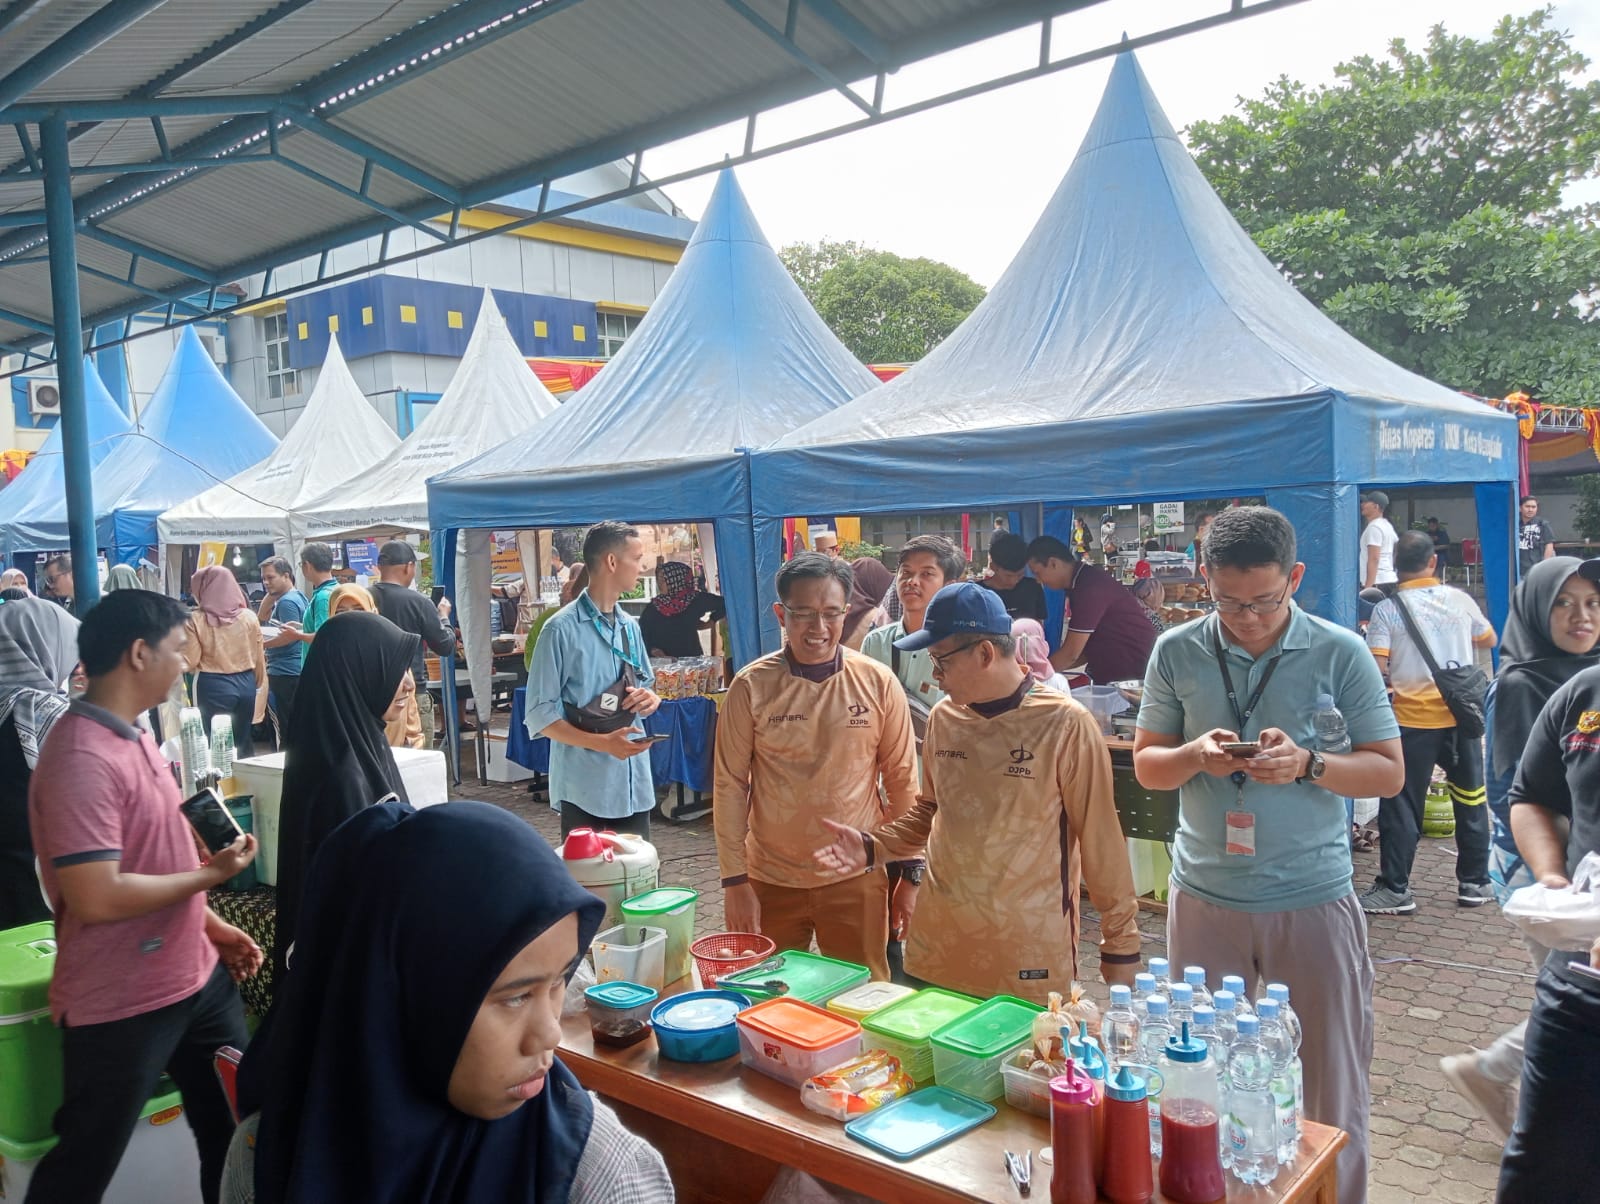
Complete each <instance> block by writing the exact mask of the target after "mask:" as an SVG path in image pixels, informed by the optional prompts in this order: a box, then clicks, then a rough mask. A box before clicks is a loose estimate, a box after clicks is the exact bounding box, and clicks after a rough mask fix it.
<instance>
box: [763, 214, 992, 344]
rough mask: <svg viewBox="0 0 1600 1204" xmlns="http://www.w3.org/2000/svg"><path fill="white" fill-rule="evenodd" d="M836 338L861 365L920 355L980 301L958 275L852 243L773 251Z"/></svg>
mask: <svg viewBox="0 0 1600 1204" xmlns="http://www.w3.org/2000/svg"><path fill="white" fill-rule="evenodd" d="M778 256H779V258H781V259H782V260H783V263H784V266H785V267H787V268H788V269H789V274H790V275H791V276H793V277H794V279H795V283H797V284H798V285H799V286H800V290H801V291H802V292H803V293H805V295H806V298H807V299H808V300H809V301H810V302H811V304H812V306H814V307H815V309H816V311H817V313H818V314H820V315H821V316H822V320H823V321H824V322H826V323H827V324H828V326H829V328H830V329H832V331H833V333H834V334H836V335H838V336H839V340H840V342H842V343H843V344H844V345H845V346H846V347H848V348H849V349H850V350H851V352H853V353H854V354H855V356H856V357H857V358H858V359H860V360H861V361H862V362H863V363H867V364H885V363H902V362H905V361H908V360H919V359H921V358H922V357H923V356H925V355H927V354H928V352H930V351H932V350H933V349H934V348H935V347H936V346H938V345H939V343H940V342H941V341H942V340H943V339H944V337H945V336H946V335H948V334H949V333H950V332H951V331H952V330H954V329H955V328H956V327H957V326H959V325H960V324H961V320H962V319H963V318H965V317H966V316H967V315H968V314H969V313H971V312H972V310H973V308H974V307H975V306H976V305H977V304H978V302H979V301H982V300H983V295H984V290H983V287H982V286H981V285H979V284H976V283H974V282H973V281H972V279H971V278H970V277H968V276H967V275H965V274H964V273H963V272H960V271H958V270H957V269H955V268H953V267H951V266H950V265H949V264H944V263H939V262H937V261H935V260H932V259H904V258H902V257H901V256H899V255H895V254H892V253H891V252H889V251H878V250H874V249H873V248H871V247H864V246H862V245H861V244H860V243H856V242H829V241H826V240H825V241H823V242H818V243H794V244H792V245H791V246H787V247H784V248H783V250H781V251H779V252H778Z"/></svg>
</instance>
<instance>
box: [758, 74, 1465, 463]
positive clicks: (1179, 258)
mask: <svg viewBox="0 0 1600 1204" xmlns="http://www.w3.org/2000/svg"><path fill="white" fill-rule="evenodd" d="M1326 393H1341V394H1344V395H1345V396H1350V397H1366V398H1371V399H1376V400H1396V401H1406V402H1409V403H1412V404H1417V405H1425V406H1431V407H1435V408H1439V409H1447V410H1453V411H1455V412H1457V413H1465V414H1473V415H1480V414H1481V409H1482V407H1481V406H1480V405H1479V404H1478V403H1476V402H1473V401H1470V400H1469V399H1467V398H1464V397H1461V396H1460V395H1459V394H1457V393H1455V392H1453V391H1452V390H1450V389H1447V388H1445V387H1443V386H1441V385H1438V384H1435V383H1434V382H1432V381H1429V380H1426V379H1425V378H1423V377H1421V376H1418V375H1416V374H1415V373H1412V372H1409V371H1407V370H1406V369H1403V368H1401V367H1399V366H1398V365H1396V364H1393V363H1390V362H1389V361H1388V360H1386V359H1384V358H1383V357H1382V356H1381V355H1379V354H1378V353H1377V352H1375V351H1373V350H1372V349H1371V348H1369V347H1367V346H1366V345H1364V344H1363V343H1361V342H1360V341H1359V340H1357V339H1356V338H1354V337H1353V336H1351V335H1349V334H1347V333H1346V332H1345V331H1344V330H1342V329H1341V328H1340V327H1339V326H1338V325H1337V324H1336V323H1335V322H1334V321H1333V320H1332V319H1331V318H1329V317H1327V316H1326V315H1325V314H1323V313H1322V311H1321V310H1319V309H1318V308H1317V307H1316V306H1315V305H1313V304H1312V303H1311V302H1310V301H1308V300H1307V299H1306V298H1305V297H1303V296H1302V295H1301V294H1300V293H1299V292H1298V291H1297V290H1296V289H1295V288H1294V286H1293V285H1291V284H1290V283H1289V282H1288V281H1287V280H1285V279H1284V277H1283V276H1282V274H1281V273H1279V271H1278V270H1277V268H1276V267H1274V266H1273V264H1272V263H1271V261H1269V260H1268V259H1267V257H1266V256H1265V255H1263V254H1262V253H1261V251H1260V249H1259V248H1257V247H1256V245H1255V243H1254V242H1253V241H1252V240H1251V238H1250V236H1249V235H1248V234H1247V233H1246V232H1245V231H1244V229H1243V228H1242V227H1240V225H1239V223H1238V222H1237V221H1235V220H1234V218H1233V215H1232V214H1231V213H1229V211H1228V209H1227V206H1226V205H1224V204H1223V202H1222V199H1221V198H1220V197H1218V196H1217V194H1216V192H1215V191H1213V189H1212V188H1211V185H1210V184H1209V182H1208V181H1207V180H1206V178H1205V176H1204V174H1203V173H1202V172H1201V171H1200V168H1199V166H1198V165H1197V164H1196V163H1195V161H1194V159H1193V158H1192V157H1191V156H1190V155H1189V152H1188V150H1187V149H1186V148H1185V147H1184V145H1183V143H1182V141H1181V140H1180V139H1179V138H1178V136H1177V134H1176V133H1175V132H1174V131H1173V128H1172V123H1171V122H1170V121H1168V120H1167V116H1166V114H1165V113H1164V112H1163V111H1162V108H1161V105H1160V103H1159V102H1158V101H1157V99H1156V97H1155V93H1154V92H1153V91H1152V89H1151V87H1150V84H1149V81H1148V80H1147V79H1146V78H1145V75H1144V72H1143V71H1142V70H1141V69H1140V67H1139V63H1138V59H1137V58H1136V57H1135V55H1134V53H1133V51H1131V50H1126V51H1123V52H1121V53H1120V54H1118V55H1117V56H1116V59H1115V61H1114V62H1113V64H1112V67H1111V73H1110V78H1109V79H1108V81H1107V83H1106V88H1105V93H1104V95H1103V96H1102V98H1101V101H1100V107H1099V109H1098V110H1097V111H1096V113H1095V116H1094V120H1093V122H1092V123H1091V125H1090V127H1089V131H1088V133H1087V134H1086V135H1085V136H1084V139H1083V144H1082V146H1081V147H1080V148H1079V150H1078V153H1077V155H1076V156H1075V157H1074V158H1073V161H1072V165H1071V167H1069V168H1068V170H1067V173H1066V176H1065V177H1064V178H1063V179H1062V181H1061V184H1060V185H1059V187H1057V189H1056V191H1055V194H1054V195H1053V196H1052V197H1051V198H1050V201H1049V203H1048V204H1047V205H1046V206H1045V209H1044V212H1043V213H1042V214H1041V215H1040V217H1039V220H1038V222H1037V223H1036V224H1035V225H1034V228H1033V230H1032V232H1031V233H1030V234H1029V235H1028V238H1027V240H1026V241H1025V242H1024V243H1023V245H1022V248H1021V250H1019V251H1018V252H1017V256H1016V258H1015V259H1014V260H1013V261H1012V262H1011V264H1010V266H1009V267H1008V268H1007V269H1006V271H1005V274H1004V275H1003V276H1001V278H1000V280H999V281H998V282H997V283H996V284H995V286H994V289H993V290H992V291H991V292H990V293H989V295H988V296H987V297H985V298H984V300H983V301H982V302H981V303H980V304H979V306H978V307H977V308H976V309H975V310H973V312H972V313H971V314H969V315H968V316H967V319H966V320H965V321H964V322H963V323H962V324H961V325H960V326H959V327H957V328H956V330H955V331H954V332H952V333H951V335H950V336H949V337H948V338H947V339H945V341H944V342H943V343H941V344H940V345H939V346H938V347H936V348H934V350H933V351H932V352H930V353H929V354H928V355H927V356H926V357H925V358H924V359H923V360H921V361H920V362H919V363H917V364H914V365H913V366H912V367H911V368H910V369H908V370H907V371H906V372H904V373H903V374H901V375H900V376H899V377H896V378H895V379H894V380H891V381H889V382H887V383H886V384H884V385H882V386H880V387H879V388H876V389H874V390H872V391H871V392H870V393H868V394H866V395H865V396H863V397H861V398H858V399H857V400H856V401H854V402H852V403H851V404H849V405H847V406H842V407H840V408H839V409H837V410H835V411H834V412H833V413H831V414H827V415H825V416H823V417H822V418H819V419H817V420H816V421H814V422H812V423H810V424H809V425H807V426H806V427H804V428H803V429H801V430H799V431H796V432H795V433H794V434H792V435H791V436H789V437H788V438H786V439H783V440H781V441H780V442H779V443H778V444H776V446H778V447H801V446H809V445H816V444H827V443H839V442H858V441H861V440H867V439H879V438H897V437H911V436H917V435H928V434H938V433H955V432H962V431H976V430H984V429H993V428H996V427H1008V426H1027V425H1034V424H1039V423H1050V422H1064V421H1071V420H1075V419H1080V418H1102V417H1112V416H1119V415H1127V414H1135V413H1142V412H1161V411H1171V410H1186V409H1190V408H1192V407H1195V406H1205V405H1216V404H1226V403H1233V402H1249V401H1255V400H1268V399H1274V398H1284V397H1299V396H1307V395H1314V394H1326Z"/></svg>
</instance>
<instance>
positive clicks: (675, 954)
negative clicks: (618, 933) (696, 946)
mask: <svg viewBox="0 0 1600 1204" xmlns="http://www.w3.org/2000/svg"><path fill="white" fill-rule="evenodd" d="M699 898H700V892H699V891H697V890H691V889H690V888H689V887H687V886H658V887H657V888H656V889H655V890H647V891H645V892H644V893H643V894H642V895H634V896H633V898H631V899H624V900H623V901H622V923H623V927H624V928H626V929H627V932H626V934H625V935H626V937H627V939H628V941H629V942H631V943H633V944H640V943H642V942H643V941H644V930H645V929H646V928H662V929H665V930H666V933H667V954H666V981H667V982H669V983H673V982H677V981H678V979H680V978H683V977H685V976H686V975H687V974H688V973H689V971H690V970H692V969H693V968H694V959H693V958H691V957H690V956H689V945H690V944H691V943H692V942H693V941H694V912H695V903H696V901H697V900H698V899H699ZM707 985H709V984H707Z"/></svg>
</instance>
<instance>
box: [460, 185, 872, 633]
mask: <svg viewBox="0 0 1600 1204" xmlns="http://www.w3.org/2000/svg"><path fill="white" fill-rule="evenodd" d="M875 383H876V378H875V377H874V376H873V375H872V374H871V373H870V372H868V371H867V369H866V368H865V367H863V366H862V365H861V364H860V363H859V362H858V361H857V360H856V359H855V357H854V356H852V355H851V354H850V352H849V351H848V350H846V349H845V347H844V345H843V344H842V343H840V342H839V340H838V339H837V338H835V337H834V335H833V333H832V332H831V331H830V330H829V329H828V328H827V326H826V325H824V324H823V322H822V319H821V318H819V317H818V316H817V314H816V311H814V310H813V309H812V308H811V305H810V303H809V302H808V301H807V300H806V299H805V296H804V294H802V293H801V292H800V290H799V288H798V287H797V286H796V285H795V283H794V281H793V280H792V279H790V277H789V273H788V272H787V271H786V270H785V269H784V266H783V264H782V262H781V261H780V260H779V259H778V256H777V255H776V253H774V251H773V250H772V247H771V246H770V245H769V244H768V242H767V240H766V238H765V236H764V235H763V234H762V233H761V228H760V226H758V225H757V224H756V220H755V217H754V216H753V215H752V214H751V212H750V209H749V206H748V205H747V203H746V202H745V199H744V195H743V193H741V192H740V190H739V185H738V183H737V181H736V180H735V179H734V176H733V173H732V172H731V171H724V172H723V173H722V174H721V175H720V176H719V178H718V180H717V184H716V187H715V189H714V190H713V192H712V194H711V200H710V202H709V204H708V205H707V207H706V212H705V216H704V217H703V218H702V219H701V220H700V224H699V225H698V226H697V227H696V229H695V233H694V237H693V238H692V239H690V241H689V245H688V247H687V248H686V249H685V251H684V254H683V259H682V260H681V261H680V262H679V264H678V266H677V268H676V269H675V270H674V271H673V273H672V276H671V278H670V279H669V280H668V281H667V286H666V288H664V289H663V290H662V291H661V295H660V296H659V297H658V298H657V299H656V302H655V304H654V305H652V306H651V307H650V311H649V313H648V314H646V315H645V318H644V320H643V321H642V322H640V324H639V328H638V330H636V331H635V332H634V333H633V334H632V335H631V336H630V337H629V338H628V341H627V342H626V343H624V344H623V346H622V350H621V351H619V352H618V353H617V355H616V358H614V359H613V360H612V361H611V362H610V363H609V364H607V365H606V367H605V368H604V369H603V370H602V371H601V372H600V374H599V375H598V376H596V377H595V378H594V380H593V381H592V382H590V383H589V384H588V385H586V386H585V387H584V388H583V389H582V390H581V391H580V392H579V393H578V394H577V395H576V396H575V397H574V398H573V399H572V400H571V401H568V402H567V403H566V404H565V405H563V406H562V407H561V408H560V409H559V410H557V411H556V412H555V413H554V414H552V415H551V416H550V417H548V418H546V419H545V420H544V421H542V422H540V423H539V424H537V425H536V426H535V427H534V428H533V429H532V430H531V431H528V432H526V433H525V434H523V435H521V436H519V437H518V438H515V439H512V440H511V441H510V442H508V443H506V444H505V445H504V446H503V447H500V448H497V449H496V450H494V451H492V452H488V453H485V454H484V455H482V456H479V457H478V458H477V459H475V460H471V461H469V462H468V463H466V464H463V465H460V466H459V467H457V468H454V469H451V470H450V471H449V472H446V473H441V474H440V475H439V476H437V477H434V478H432V479H431V480H430V481H429V482H428V517H429V525H430V526H432V527H433V528H434V529H435V530H446V529H457V528H481V527H548V526H564V525H575V524H584V523H594V522H598V521H600V520H602V519H608V518H620V519H626V520H628V521H630V522H681V521H692V520H698V521H709V522H712V523H713V524H714V525H715V530H716V552H717V564H718V569H719V574H720V579H721V588H722V591H723V593H724V595H725V596H726V598H727V601H728V616H729V619H728V622H729V636H730V638H731V640H732V643H733V646H734V647H733V652H734V656H735V659H736V660H738V661H740V662H743V661H746V660H749V659H751V658H752V657H753V656H754V655H755V653H756V648H757V640H758V633H757V627H756V615H755V607H756V605H757V598H756V591H755V586H754V579H755V559H754V555H755V550H754V546H753V544H752V542H751V531H750V498H749V474H748V459H747V456H746V454H745V449H747V448H754V447H760V446H763V445H765V444H768V443H771V442H772V441H773V440H775V439H777V438H778V437H779V436H781V435H784V434H786V433H788V432H789V431H792V430H794V429H795V428H796V427H798V426H800V425H802V424H803V423H806V422H809V421H811V420H812V419H813V418H816V417H818V416H820V415H822V414H825V413H827V412H828V411H830V410H832V409H833V408H834V407H836V406H839V405H842V404H843V403H845V402H847V401H849V400H850V399H851V398H852V397H855V396H857V395H859V394H861V393H863V392H865V391H866V390H867V389H869V388H871V387H872V385H873V384H875Z"/></svg>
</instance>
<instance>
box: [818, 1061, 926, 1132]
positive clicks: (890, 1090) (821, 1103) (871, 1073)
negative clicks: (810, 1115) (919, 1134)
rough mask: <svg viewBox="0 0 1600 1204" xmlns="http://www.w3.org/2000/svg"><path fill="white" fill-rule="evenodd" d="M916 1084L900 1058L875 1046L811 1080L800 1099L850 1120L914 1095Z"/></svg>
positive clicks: (823, 1110)
mask: <svg viewBox="0 0 1600 1204" xmlns="http://www.w3.org/2000/svg"><path fill="white" fill-rule="evenodd" d="M915 1087H916V1084H915V1083H913V1082H912V1081H911V1076H910V1075H908V1074H906V1072H905V1071H903V1070H901V1069H900V1060H899V1059H898V1058H896V1057H893V1056H891V1055H890V1054H888V1053H886V1052H885V1051H883V1050H881V1049H874V1050H872V1051H871V1052H870V1053H864V1054H861V1055H860V1056H859V1057H854V1058H851V1059H850V1060H849V1061H848V1062H845V1063H843V1064H841V1065H839V1066H835V1067H834V1068H833V1069H832V1070H825V1071H823V1072H822V1073H821V1074H818V1075H813V1076H812V1077H811V1078H809V1079H807V1080H806V1081H805V1082H804V1083H803V1084H802V1085H801V1087H800V1102H801V1103H802V1104H804V1105H805V1106H806V1107H807V1108H809V1109H810V1110H811V1111H813V1112H817V1113H820V1114H821V1115H823V1116H831V1117H833V1119H834V1120H849V1119H851V1118H852V1117H855V1116H861V1115H863V1114H864V1113H867V1112H871V1111H872V1110H873V1109H874V1108H880V1107H882V1106H883V1105H884V1104H887V1103H888V1102H889V1101H890V1100H893V1099H899V1098H900V1097H901V1096H902V1095H910V1094H911V1092H912V1091H913V1090H914V1089H915Z"/></svg>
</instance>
